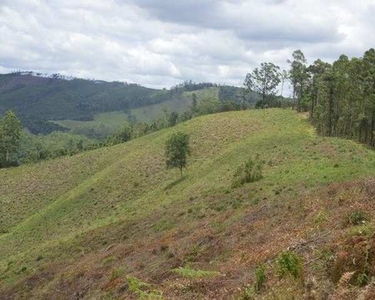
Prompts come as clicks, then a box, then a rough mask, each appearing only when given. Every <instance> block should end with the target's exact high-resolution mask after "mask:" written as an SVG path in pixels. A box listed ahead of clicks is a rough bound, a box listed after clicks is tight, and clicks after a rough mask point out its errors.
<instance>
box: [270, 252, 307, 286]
mask: <svg viewBox="0 0 375 300" xmlns="http://www.w3.org/2000/svg"><path fill="white" fill-rule="evenodd" d="M276 263H277V268H278V271H279V274H280V276H281V277H284V276H288V275H290V276H292V277H293V278H294V279H297V278H298V277H301V276H302V260H301V258H300V257H299V256H298V255H297V254H296V253H293V252H292V251H284V252H282V253H280V254H279V256H278V258H277V260H276Z"/></svg>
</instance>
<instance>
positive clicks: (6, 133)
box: [0, 111, 22, 168]
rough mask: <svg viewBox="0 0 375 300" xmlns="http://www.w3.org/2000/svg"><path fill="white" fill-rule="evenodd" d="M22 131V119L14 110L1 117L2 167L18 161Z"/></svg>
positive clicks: (0, 155)
mask: <svg viewBox="0 0 375 300" xmlns="http://www.w3.org/2000/svg"><path fill="white" fill-rule="evenodd" d="M21 132H22V124H21V121H20V120H19V119H18V118H17V117H16V115H15V114H14V113H13V112H12V111H7V112H6V113H5V116H4V117H3V118H2V119H0V168H1V167H7V166H11V165H15V164H16V163H17V152H18V148H19V146H20V140H21Z"/></svg>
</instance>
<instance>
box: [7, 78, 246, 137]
mask: <svg viewBox="0 0 375 300" xmlns="http://www.w3.org/2000/svg"><path fill="white" fill-rule="evenodd" d="M208 87H216V85H215V84H211V83H201V84H194V83H191V82H187V83H184V84H181V85H179V86H176V87H174V88H172V89H170V90H166V89H163V90H159V89H151V88H147V87H143V86H140V85H138V84H128V83H123V82H106V81H99V80H85V79H78V78H64V77H62V76H60V75H53V76H50V77H42V76H38V75H36V74H35V73H32V72H27V73H21V72H16V73H11V74H3V75H0V115H2V114H4V112H5V111H7V110H13V111H15V113H16V114H17V115H18V116H19V117H20V118H21V120H22V122H23V124H24V125H25V126H26V127H28V128H29V129H30V130H31V131H32V132H34V133H48V132H51V131H54V130H59V129H62V128H61V127H60V126H59V125H57V124H55V123H52V122H49V121H50V120H64V119H70V120H81V121H82V120H92V119H93V116H94V115H95V114H98V113H101V112H109V111H126V110H129V109H133V108H138V107H143V106H148V105H151V104H156V103H162V102H165V101H168V100H172V99H176V100H178V99H180V98H181V95H182V93H183V92H185V91H193V90H199V89H204V88H208ZM218 88H219V89H220V90H221V92H219V93H218V95H219V96H220V95H221V96H222V97H226V98H228V100H229V98H233V99H231V100H236V98H238V97H237V93H239V91H240V90H241V89H240V88H235V87H218ZM218 100H219V99H218Z"/></svg>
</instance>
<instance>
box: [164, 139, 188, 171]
mask: <svg viewBox="0 0 375 300" xmlns="http://www.w3.org/2000/svg"><path fill="white" fill-rule="evenodd" d="M189 139H190V137H189V135H188V134H186V133H183V132H176V133H174V134H172V136H171V137H170V138H169V139H168V140H167V142H166V144H165V159H166V161H165V163H166V165H167V168H168V169H171V168H178V169H179V170H180V172H181V177H182V169H183V168H186V166H187V157H188V156H189V155H190V146H189Z"/></svg>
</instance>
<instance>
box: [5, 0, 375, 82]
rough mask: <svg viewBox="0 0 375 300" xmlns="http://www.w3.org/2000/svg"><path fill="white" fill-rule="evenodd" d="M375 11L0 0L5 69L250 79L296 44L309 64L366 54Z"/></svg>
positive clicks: (231, 3)
mask: <svg viewBox="0 0 375 300" xmlns="http://www.w3.org/2000/svg"><path fill="white" fill-rule="evenodd" d="M373 11H374V2H373V0H362V1H361V2H357V3H355V4H353V3H352V2H351V1H350V0H340V1H326V0H304V1H298V0H265V1H255V0H247V1H244V0H216V1H214V0H200V1H198V0H191V1H172V0H166V1H153V0H137V1H136V0H106V1H102V0H90V1H87V0H64V1H62V0H0V45H1V47H0V72H7V71H8V70H15V69H27V70H35V71H42V72H47V73H55V72H61V73H63V74H65V75H73V76H82V77H85V78H98V79H104V80H126V81H130V82H138V83H140V84H144V85H148V86H155V87H164V86H166V87H169V86H171V85H174V84H177V83H179V82H181V81H183V80H186V79H193V80H196V81H214V82H218V83H228V84H236V85H241V83H242V80H243V77H244V76H245V74H246V73H247V72H248V71H250V70H251V69H252V68H254V67H256V66H257V65H258V64H260V62H263V61H273V62H275V63H277V64H280V65H281V66H282V67H284V68H285V67H286V63H285V61H286V59H287V58H288V57H289V56H290V55H291V53H292V51H293V50H295V49H301V50H303V51H304V52H305V54H306V56H307V57H308V58H309V60H310V61H313V60H315V59H316V58H318V57H321V58H323V59H326V60H328V61H332V60H333V59H335V58H337V56H338V55H339V54H341V53H347V54H348V55H357V56H360V55H362V54H363V52H364V51H365V50H366V49H367V48H369V47H370V46H373V45H374V44H375V37H374V35H373V34H372V33H373V25H372V15H373Z"/></svg>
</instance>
